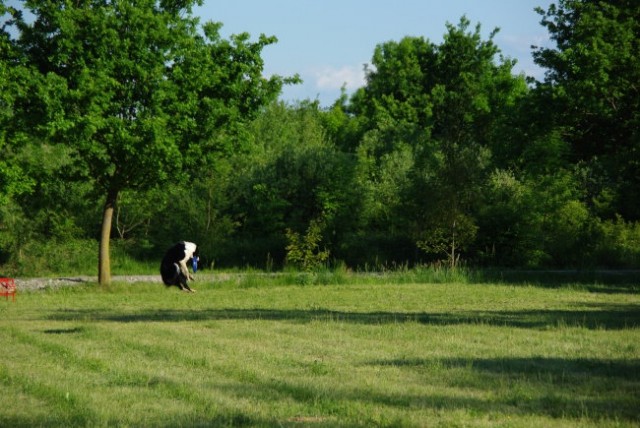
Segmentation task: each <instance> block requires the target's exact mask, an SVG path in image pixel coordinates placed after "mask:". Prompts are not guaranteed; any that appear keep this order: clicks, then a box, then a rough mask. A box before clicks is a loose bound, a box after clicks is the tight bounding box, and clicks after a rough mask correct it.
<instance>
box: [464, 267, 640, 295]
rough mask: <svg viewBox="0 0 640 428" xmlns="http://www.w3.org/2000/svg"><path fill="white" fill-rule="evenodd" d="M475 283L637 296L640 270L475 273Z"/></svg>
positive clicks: (639, 284) (485, 271)
mask: <svg viewBox="0 0 640 428" xmlns="http://www.w3.org/2000/svg"><path fill="white" fill-rule="evenodd" d="M470 277H471V279H472V281H474V282H478V283H492V284H495V283H498V284H509V285H533V286H537V287H545V288H560V287H566V286H574V287H575V286H578V287H580V288H581V289H584V290H586V291H589V292H593V293H604V294H620V293H624V294H638V293H640V270H584V271H583V270H498V269H485V270H472V271H470Z"/></svg>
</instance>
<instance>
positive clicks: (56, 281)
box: [15, 275, 213, 291]
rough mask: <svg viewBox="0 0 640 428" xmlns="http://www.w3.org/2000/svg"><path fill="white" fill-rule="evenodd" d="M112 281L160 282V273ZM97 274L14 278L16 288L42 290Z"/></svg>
mask: <svg viewBox="0 0 640 428" xmlns="http://www.w3.org/2000/svg"><path fill="white" fill-rule="evenodd" d="M197 279H199V280H207V281H211V280H213V275H199V276H198V278H197ZM111 281H112V282H127V283H130V284H134V283H136V282H157V283H159V284H161V283H162V279H161V278H160V275H113V276H112V277H111ZM97 282H98V277H97V276H74V277H61V278H15V283H16V287H17V289H18V290H23V291H32V290H43V289H45V288H57V287H67V286H73V285H80V284H87V283H97Z"/></svg>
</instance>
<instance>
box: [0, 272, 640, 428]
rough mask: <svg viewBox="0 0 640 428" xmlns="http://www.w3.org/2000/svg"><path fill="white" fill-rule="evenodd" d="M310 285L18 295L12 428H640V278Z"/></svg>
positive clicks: (6, 391) (8, 350)
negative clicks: (619, 281)
mask: <svg viewBox="0 0 640 428" xmlns="http://www.w3.org/2000/svg"><path fill="white" fill-rule="evenodd" d="M326 280H327V281H326V282H331V278H330V277H329V276H327V277H326ZM302 282H303V283H307V285H286V284H281V283H279V282H275V281H270V280H269V279H268V277H266V276H260V275H249V276H244V277H242V279H233V278H231V279H227V280H225V281H222V280H220V279H215V280H210V281H207V282H203V281H200V282H199V283H198V284H197V285H198V286H197V287H196V288H197V290H198V292H197V293H195V294H186V293H182V292H179V291H178V290H177V289H176V288H170V289H166V288H164V287H163V286H162V285H158V284H144V283H142V284H133V285H125V284H114V285H113V286H112V287H111V288H110V289H108V290H103V289H100V288H99V287H98V286H97V285H85V286H76V287H72V288H63V289H57V290H46V291H39V292H23V293H19V294H18V297H17V299H16V302H15V303H14V302H11V301H5V300H4V299H2V300H1V301H0V344H1V345H0V348H1V350H2V353H1V355H2V356H1V358H0V397H1V398H0V405H1V406H2V409H1V410H0V426H2V427H5V426H6V427H18V426H28V427H32V426H91V427H96V426H97V427H99V426H274V427H277V426H366V427H369V426H447V427H448V426H492V427H493V426H516V427H517V426H526V427H532V426H533V427H535V426H538V427H551V426H598V427H600V426H640V289H639V288H638V287H637V285H638V284H636V286H633V285H631V286H621V285H618V286H601V285H593V284H591V285H588V284H587V285H584V284H582V285H580V284H578V285H562V284H557V283H556V284H554V285H553V286H545V285H543V284H542V285H541V284H537V285H527V284H526V283H522V282H521V283H518V284H516V283H512V284H504V283H502V284H499V283H482V284H480V283H461V282H453V283H442V284H419V283H411V282H410V281H406V280H400V279H399V280H398V281H397V282H394V280H393V277H390V278H386V279H385V280H381V279H380V278H375V277H374V276H370V277H367V276H362V277H358V278H357V280H355V279H354V280H353V281H350V282H349V281H346V282H347V283H345V284H333V285H322V284H321V283H322V282H325V281H318V280H317V278H316V279H315V280H313V281H307V280H305V281H302Z"/></svg>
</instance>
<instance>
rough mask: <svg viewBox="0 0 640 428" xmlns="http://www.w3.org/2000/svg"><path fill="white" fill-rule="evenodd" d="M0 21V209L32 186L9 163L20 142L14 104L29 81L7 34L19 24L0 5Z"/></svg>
mask: <svg viewBox="0 0 640 428" xmlns="http://www.w3.org/2000/svg"><path fill="white" fill-rule="evenodd" d="M1 19H4V21H0V24H1V25H0V152H1V153H2V157H1V158H0V206H2V207H4V206H6V205H7V204H8V203H9V200H10V199H11V198H12V197H13V196H15V195H19V194H22V193H26V192H29V191H30V189H31V188H32V186H33V184H34V183H33V180H32V179H31V178H30V177H28V176H26V175H25V174H24V172H23V170H22V168H20V165H18V164H17V163H16V162H12V160H13V158H14V156H15V150H16V147H17V146H18V144H19V141H21V140H23V139H24V134H23V132H21V131H22V130H21V127H20V120H19V118H18V117H17V116H16V112H15V102H16V99H17V98H19V97H20V96H22V95H24V94H25V92H26V88H27V86H28V84H29V81H30V79H31V77H32V74H31V70H30V69H29V68H28V67H26V66H25V64H24V62H23V58H22V56H21V55H20V51H19V49H18V48H17V46H16V44H15V41H14V40H13V39H12V38H11V36H10V33H9V28H11V27H12V26H13V25H15V24H16V23H17V22H19V21H20V14H19V13H18V11H17V10H16V9H15V8H10V7H7V6H5V5H4V2H3V1H1V2H0V20H1ZM0 215H1V214H0ZM0 224H1V217H0Z"/></svg>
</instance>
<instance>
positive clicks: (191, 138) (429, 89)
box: [0, 0, 640, 283]
mask: <svg viewBox="0 0 640 428" xmlns="http://www.w3.org/2000/svg"><path fill="white" fill-rule="evenodd" d="M196 3H197V2H194V1H189V0H185V1H180V2H175V1H174V2H169V1H157V0H139V1H133V0H128V1H127V0H115V1H108V2H106V1H101V0H83V1H73V2H71V1H65V0H47V1H34V0H27V1H24V2H23V3H22V4H23V6H24V9H25V10H29V11H30V12H29V13H30V14H31V15H32V16H33V19H29V20H26V19H24V17H23V15H22V14H21V11H20V10H17V9H15V8H9V7H7V6H5V3H4V2H0V5H1V7H2V9H1V10H0V12H1V14H0V20H1V21H0V24H1V25H2V26H1V27H0V48H1V50H0V89H1V91H0V149H1V150H2V151H3V153H4V156H3V157H2V158H0V264H2V266H3V267H4V268H5V269H8V270H12V271H15V272H25V271H28V269H29V267H28V266H30V265H31V266H34V265H37V264H38V263H40V264H41V266H44V265H47V266H49V265H50V264H51V263H53V262H54V261H55V262H57V263H60V259H59V258H52V257H49V258H47V257H46V256H45V255H46V254H53V253H55V254H59V253H60V254H73V255H74V257H77V258H81V255H82V254H84V253H86V252H87V250H86V249H87V248H93V246H95V243H96V242H97V241H100V242H101V243H102V245H101V246H100V248H101V250H100V257H99V259H100V260H101V262H100V265H99V266H100V268H99V272H100V276H99V278H100V281H101V282H102V283H108V280H109V276H110V275H109V270H110V269H109V262H110V260H109V257H108V255H109V251H110V250H109V242H110V239H111V238H112V237H113V238H114V242H115V244H116V248H117V250H118V254H119V255H121V254H122V253H125V254H127V256H128V257H132V258H136V259H142V260H157V259H158V257H159V254H161V253H162V251H164V250H165V248H166V247H167V246H168V245H169V244H171V243H172V241H176V240H184V239H186V240H191V241H193V242H197V243H198V245H199V246H200V248H201V249H202V255H201V257H202V261H203V262H204V264H205V266H247V265H248V266H254V267H263V268H267V269H275V268H279V267H283V266H286V265H294V266H298V267H300V268H303V269H317V268H318V267H320V266H325V265H340V264H344V265H346V266H348V267H353V268H363V269H370V268H375V269H385V268H388V267H393V266H406V265H414V264H422V263H433V264H437V265H441V264H445V265H447V266H450V267H456V266H458V265H459V264H460V263H466V264H468V265H471V266H518V267H528V268H529V267H535V268H537V267H561V268H564V267H573V268H575V267H623V268H628V267H631V268H638V266H640V208H639V207H640V205H638V204H637V201H638V200H639V199H640V194H639V192H640V169H639V166H640V157H639V156H640V155H639V153H640V141H639V137H638V129H640V123H638V120H639V119H638V111H639V108H638V107H640V106H639V105H638V100H639V99H640V97H639V96H638V95H639V94H638V82H639V81H640V75H639V73H640V71H639V70H640V61H639V51H638V49H639V42H638V40H640V37H638V35H639V33H640V28H639V27H638V25H639V24H638V22H640V5H638V3H637V2H635V1H631V0H624V1H602V0H600V1H593V0H560V1H559V2H557V4H552V5H551V6H550V7H549V8H548V9H547V10H543V9H538V12H539V14H540V17H541V25H542V26H543V27H544V28H546V29H547V30H548V32H549V34H550V36H551V40H552V41H553V42H554V44H553V45H552V46H549V47H544V48H534V49H533V52H532V55H533V57H534V60H535V61H536V62H537V63H538V64H539V65H540V66H542V67H544V69H545V70H546V74H545V77H544V79H542V80H541V81H536V80H535V79H533V78H531V77H528V76H525V75H524V74H515V73H514V71H513V70H514V61H513V60H512V59H510V58H505V57H504V56H503V55H502V54H501V51H500V48H499V46H498V44H497V42H496V37H495V35H496V34H497V31H498V30H497V29H496V30H494V31H492V32H490V33H489V35H488V37H484V36H483V33H482V32H481V27H480V24H476V25H473V24H472V23H471V22H470V21H469V20H468V19H467V18H466V17H462V18H461V19H460V21H459V22H458V23H455V24H450V23H447V24H444V25H443V29H444V36H443V38H442V40H441V41H439V42H434V41H432V40H428V39H426V38H424V37H419V36H407V37H403V38H401V39H400V40H392V41H386V42H383V43H380V44H379V45H377V46H376V47H375V49H374V51H373V52H372V58H371V63H370V64H369V65H367V67H366V70H365V71H366V82H365V84H364V86H363V87H361V88H360V89H358V90H357V91H355V92H354V93H353V94H352V95H351V96H349V95H348V94H347V93H346V92H343V94H342V96H341V97H340V98H339V99H337V100H336V102H335V103H334V104H333V105H332V106H330V107H322V106H320V105H319V103H318V102H317V101H314V100H299V101H298V102H295V103H284V102H282V101H278V100H277V98H278V95H279V94H280V91H281V88H282V85H284V84H288V83H295V82H296V81H297V80H298V79H297V77H296V76H294V77H292V78H285V77H280V76H270V77H265V76H264V70H263V68H264V63H263V59H262V51H263V49H264V48H265V47H267V46H269V45H270V44H272V43H275V42H276V39H275V37H267V36H264V35H261V36H259V37H258V38H257V39H253V38H252V37H251V36H250V35H249V34H246V33H243V34H238V35H234V36H231V37H230V38H229V39H228V40H226V39H223V38H222V37H221V36H220V28H221V25H222V24H220V23H211V22H209V23H204V24H200V22H199V21H198V19H197V18H196V17H194V16H193V15H192V10H191V8H192V7H193V6H194V5H195V4H196ZM101 218H102V220H100V219H101ZM98 231H100V233H98ZM52 248H54V249H57V248H63V249H64V251H51V249H52ZM51 260H53V261H51ZM41 269H44V270H46V269H51V270H55V269H56V268H53V267H48V268H45V267H42V268H41ZM57 269H59V268H57ZM69 269H71V268H69Z"/></svg>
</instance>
